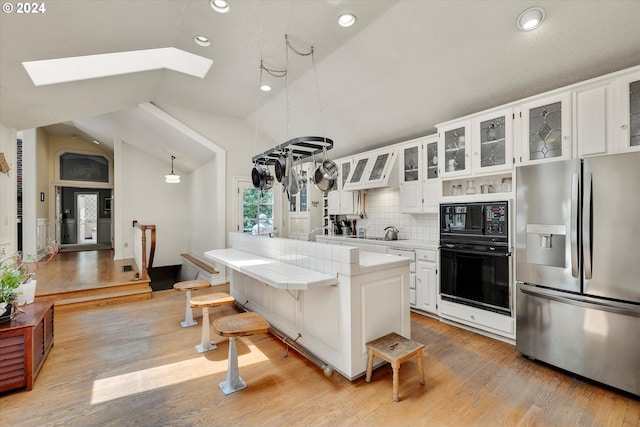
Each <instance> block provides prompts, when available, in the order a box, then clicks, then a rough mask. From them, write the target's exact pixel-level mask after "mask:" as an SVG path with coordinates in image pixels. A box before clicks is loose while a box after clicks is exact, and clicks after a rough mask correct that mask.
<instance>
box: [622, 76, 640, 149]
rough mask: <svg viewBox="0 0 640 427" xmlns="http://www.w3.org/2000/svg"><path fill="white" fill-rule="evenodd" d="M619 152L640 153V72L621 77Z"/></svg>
mask: <svg viewBox="0 0 640 427" xmlns="http://www.w3.org/2000/svg"><path fill="white" fill-rule="evenodd" d="M619 94H620V96H619V99H620V101H621V105H620V119H621V123H620V126H619V127H620V131H621V136H620V144H619V150H620V151H623V152H626V151H640V71H635V72H633V73H631V74H628V75H625V76H622V77H620V79H619Z"/></svg>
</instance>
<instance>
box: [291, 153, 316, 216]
mask: <svg viewBox="0 0 640 427" xmlns="http://www.w3.org/2000/svg"><path fill="white" fill-rule="evenodd" d="M309 165H310V164H304V165H301V166H294V168H295V170H296V173H297V175H298V188H299V191H298V192H297V193H296V194H291V195H290V196H289V217H290V218H293V217H295V216H306V215H308V213H309V189H310V187H309V176H310V174H309ZM312 187H313V188H315V186H312ZM315 191H318V190H317V189H316V190H315Z"/></svg>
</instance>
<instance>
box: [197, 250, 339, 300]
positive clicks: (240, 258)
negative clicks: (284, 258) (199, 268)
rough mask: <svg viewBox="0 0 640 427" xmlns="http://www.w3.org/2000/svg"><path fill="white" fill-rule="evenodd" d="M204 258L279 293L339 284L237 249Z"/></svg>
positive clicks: (328, 277) (310, 271)
mask: <svg viewBox="0 0 640 427" xmlns="http://www.w3.org/2000/svg"><path fill="white" fill-rule="evenodd" d="M204 255H205V256H206V257H207V258H209V259H212V260H214V261H217V262H219V263H221V264H223V265H225V266H227V267H229V268H231V269H233V270H236V271H239V272H240V273H242V274H246V275H247V276H249V277H253V278H254V279H256V280H259V281H261V282H263V283H266V284H268V285H270V286H273V287H274V288H278V289H290V290H306V289H311V288H316V287H322V286H330V285H336V284H338V278H337V277H336V276H329V275H328V274H323V273H318V272H317V271H312V270H308V269H305V268H301V267H296V266H294V265H290V264H285V263H283V262H280V261H276V260H273V259H271V258H265V257H261V256H259V255H253V254H251V253H248V252H243V251H239V250H237V249H232V248H228V249H214V250H211V251H207V252H205V253H204Z"/></svg>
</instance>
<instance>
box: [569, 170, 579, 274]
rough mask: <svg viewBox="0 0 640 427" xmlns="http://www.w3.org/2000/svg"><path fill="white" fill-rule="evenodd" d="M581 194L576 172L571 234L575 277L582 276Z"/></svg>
mask: <svg viewBox="0 0 640 427" xmlns="http://www.w3.org/2000/svg"><path fill="white" fill-rule="evenodd" d="M579 194H580V175H579V174H577V173H574V174H573V175H572V177H571V220H570V235H569V238H570V240H571V275H572V276H573V277H575V278H578V277H580V271H579V269H578V268H579V266H580V259H579V256H578V218H579V215H580V212H579V206H578V203H579Z"/></svg>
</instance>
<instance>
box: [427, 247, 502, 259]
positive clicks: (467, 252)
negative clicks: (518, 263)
mask: <svg viewBox="0 0 640 427" xmlns="http://www.w3.org/2000/svg"><path fill="white" fill-rule="evenodd" d="M439 249H441V250H445V251H449V252H455V253H457V254H467V255H481V256H485V255H488V256H504V257H509V256H511V252H494V250H491V249H489V250H487V251H472V250H468V249H454V248H449V247H446V246H440V247H439Z"/></svg>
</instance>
